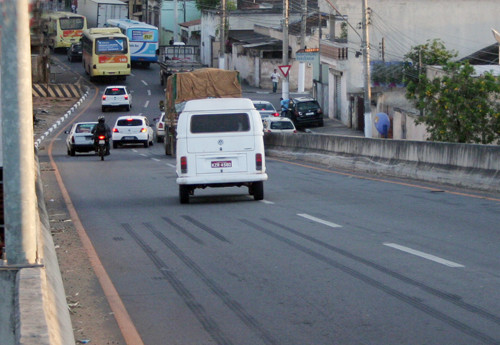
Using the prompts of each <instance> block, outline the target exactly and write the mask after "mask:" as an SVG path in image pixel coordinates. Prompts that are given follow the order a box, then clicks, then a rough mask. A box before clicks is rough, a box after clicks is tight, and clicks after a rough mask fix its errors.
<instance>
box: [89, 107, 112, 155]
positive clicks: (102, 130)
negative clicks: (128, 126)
mask: <svg viewBox="0 0 500 345" xmlns="http://www.w3.org/2000/svg"><path fill="white" fill-rule="evenodd" d="M92 134H93V135H94V147H95V151H96V152H97V149H98V145H99V136H100V135H104V136H105V137H106V138H105V140H106V155H109V139H110V138H111V129H110V128H109V126H108V125H107V124H106V119H105V118H104V116H99V118H98V119H97V125H95V126H94V128H93V129H92Z"/></svg>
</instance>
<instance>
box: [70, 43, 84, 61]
mask: <svg viewBox="0 0 500 345" xmlns="http://www.w3.org/2000/svg"><path fill="white" fill-rule="evenodd" d="M68 60H69V61H70V62H73V61H82V44H81V43H80V42H78V43H71V47H69V48H68Z"/></svg>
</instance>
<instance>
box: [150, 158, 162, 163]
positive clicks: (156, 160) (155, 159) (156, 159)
mask: <svg viewBox="0 0 500 345" xmlns="http://www.w3.org/2000/svg"><path fill="white" fill-rule="evenodd" d="M151 159H152V160H154V161H155V162H159V161H160V160H159V159H158V158H151Z"/></svg>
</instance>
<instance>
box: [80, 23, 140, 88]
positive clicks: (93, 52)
mask: <svg viewBox="0 0 500 345" xmlns="http://www.w3.org/2000/svg"><path fill="white" fill-rule="evenodd" d="M82 51H83V58H82V61H83V68H84V69H85V73H87V74H88V75H89V76H90V80H91V81H93V80H95V79H96V77H118V79H122V80H125V79H126V78H127V76H128V75H130V72H131V60H130V47H129V41H128V38H127V36H125V35H124V34H122V32H121V31H120V29H119V28H91V29H87V30H84V31H83V35H82Z"/></svg>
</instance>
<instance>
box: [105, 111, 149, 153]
mask: <svg viewBox="0 0 500 345" xmlns="http://www.w3.org/2000/svg"><path fill="white" fill-rule="evenodd" d="M112 131H113V134H112V139H113V148H114V149H116V148H117V147H118V145H123V144H143V145H144V147H149V145H153V138H154V132H153V129H152V128H151V126H150V124H149V120H148V118H147V117H146V116H142V115H129V116H120V117H118V119H117V120H116V123H115V126H114V127H113V130H112Z"/></svg>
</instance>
